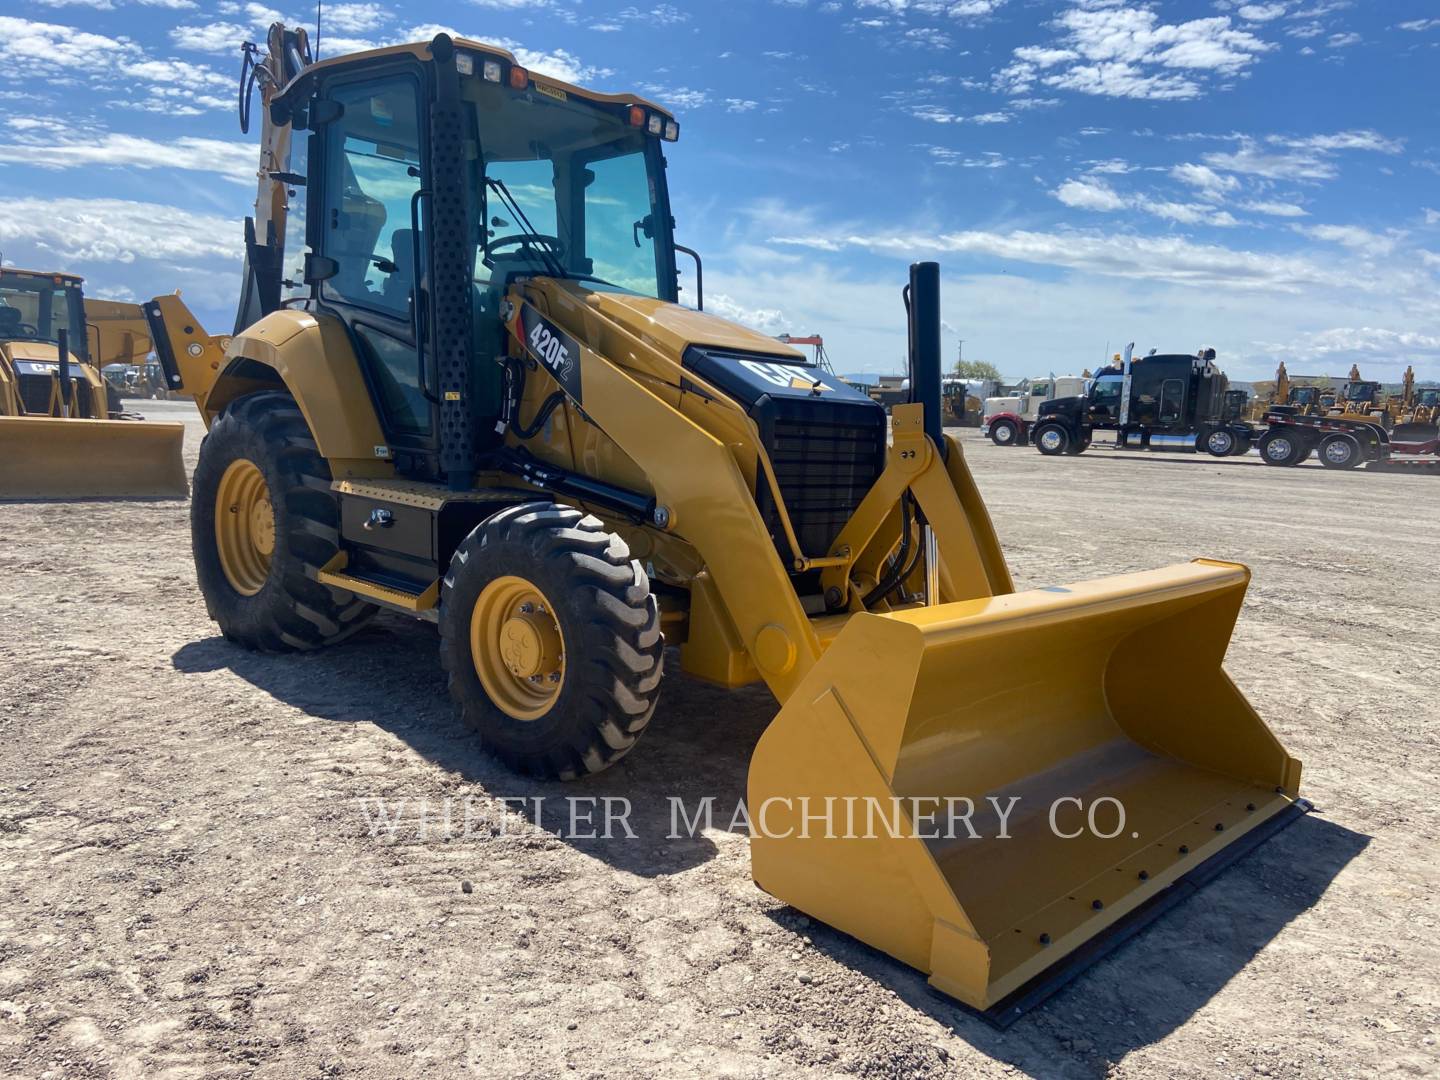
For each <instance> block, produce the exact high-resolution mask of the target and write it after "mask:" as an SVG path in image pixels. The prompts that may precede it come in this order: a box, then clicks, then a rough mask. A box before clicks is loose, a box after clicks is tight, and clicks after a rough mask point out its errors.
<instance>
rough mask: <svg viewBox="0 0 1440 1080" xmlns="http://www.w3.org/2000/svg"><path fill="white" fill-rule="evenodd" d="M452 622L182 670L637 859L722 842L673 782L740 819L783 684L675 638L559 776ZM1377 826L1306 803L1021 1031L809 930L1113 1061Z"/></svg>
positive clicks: (231, 656) (1025, 1056) (1087, 1064)
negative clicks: (609, 804) (466, 690)
mask: <svg viewBox="0 0 1440 1080" xmlns="http://www.w3.org/2000/svg"><path fill="white" fill-rule="evenodd" d="M435 638H436V635H435V632H434V630H433V628H430V627H428V626H419V627H417V625H416V624H415V623H414V622H412V621H410V620H407V619H403V618H400V617H391V616H388V615H382V616H380V617H379V618H377V619H376V620H375V622H374V623H373V624H372V625H371V626H370V627H367V628H366V630H364V631H363V632H362V633H361V634H358V635H357V636H356V637H355V638H353V639H351V640H350V641H348V642H346V643H345V644H343V645H340V646H337V647H335V648H333V649H328V650H320V651H318V652H314V653H304V654H291V655H264V654H258V653H251V652H248V651H246V650H244V649H241V648H239V647H237V646H235V645H232V644H230V643H229V642H227V641H225V640H224V639H223V638H220V637H213V638H208V639H206V640H203V641H198V642H193V643H191V644H188V645H185V646H184V647H183V648H181V649H180V650H179V651H178V652H176V653H175V655H174V658H173V663H174V665H175V667H176V669H177V670H179V671H181V672H199V671H215V670H220V669H226V670H229V671H232V672H234V673H235V674H236V675H238V676H239V677H240V678H242V679H244V680H246V681H247V682H249V683H251V684H252V685H254V686H255V687H256V688H257V689H260V690H262V691H264V692H265V693H267V694H270V695H271V696H273V697H274V698H276V699H277V700H280V701H283V702H285V703H286V704H288V705H291V706H293V707H295V708H298V709H301V710H303V711H304V712H306V713H307V714H309V715H311V716H315V717H320V718H322V719H326V720H330V721H334V722H337V723H352V722H357V721H365V722H369V723H372V724H374V725H376V726H377V727H379V728H381V729H383V730H385V731H387V732H390V733H391V734H393V735H394V736H395V737H396V738H398V739H401V740H403V741H404V742H405V743H406V744H407V745H409V746H410V747H412V748H413V749H414V750H416V751H417V752H418V753H420V754H422V755H423V756H424V757H425V758H427V759H428V760H430V761H432V762H434V763H435V764H436V765H438V766H439V767H441V768H442V769H445V770H447V771H448V772H450V773H452V774H454V775H455V776H458V777H459V778H460V779H461V780H463V781H465V782H467V783H473V784H475V785H477V786H478V787H480V788H481V789H483V790H484V792H485V793H486V794H488V795H490V796H492V797H494V798H507V799H517V800H518V799H526V800H533V799H536V798H540V799H542V800H543V802H542V804H541V805H542V807H543V809H542V811H541V812H540V813H539V814H538V815H537V814H535V813H534V812H533V804H531V806H532V809H531V812H529V813H527V814H526V815H525V816H526V817H528V818H529V820H530V821H532V822H533V823H534V824H536V825H538V826H539V827H541V828H543V829H545V830H546V831H548V832H550V833H552V834H553V835H555V836H557V837H558V838H560V839H561V840H563V841H565V842H566V843H568V844H570V845H572V846H573V847H575V848H576V849H577V850H578V851H581V852H583V853H584V854H586V855H588V856H590V857H592V858H595V859H598V860H601V861H603V862H605V863H607V864H609V865H612V866H614V867H616V868H617V869H620V870H623V871H626V872H628V873H632V874H635V875H638V876H642V877H664V876H668V875H671V874H676V873H680V872H682V871H684V870H687V869H690V868H692V867H695V866H698V865H700V864H703V863H705V862H707V861H709V860H711V859H713V858H714V857H715V856H716V854H717V849H716V847H715V845H714V844H713V843H712V842H711V841H710V840H708V839H706V838H705V837H704V836H695V837H693V838H692V837H689V836H688V835H682V837H681V838H679V839H675V838H672V837H671V835H670V834H671V831H672V828H673V827H674V822H673V821H672V813H673V809H672V799H679V800H681V801H682V803H683V805H684V806H685V808H686V811H687V813H689V814H691V815H693V814H694V812H695V810H696V808H698V807H699V805H700V803H701V800H702V799H705V798H707V797H709V798H713V799H714V804H713V805H714V819H713V823H714V825H715V826H717V827H721V828H724V827H726V826H728V824H729V823H730V818H731V813H732V812H733V810H734V807H735V806H736V804H737V803H738V802H739V801H740V800H742V799H743V798H744V796H745V782H746V772H747V769H748V766H749V761H750V756H751V753H752V751H753V749H754V746H755V743H756V741H757V740H758V739H759V737H760V734H761V732H762V731H763V730H764V729H765V726H766V725H767V724H768V723H769V722H770V720H771V718H772V717H773V716H774V714H775V712H776V708H777V707H776V705H775V702H774V699H773V698H772V697H771V696H770V694H769V693H768V692H767V691H765V690H764V689H760V688H753V689H748V690H744V691H739V692H727V691H724V690H720V689H717V688H713V687H710V686H706V685H704V684H702V683H699V682H696V681H694V680H691V679H687V678H684V677H683V676H680V675H679V673H678V672H679V657H678V655H676V654H675V653H674V652H673V651H672V652H671V653H669V654H668V655H667V657H666V662H667V666H668V667H669V669H670V671H671V672H672V674H671V675H670V676H669V677H667V679H666V684H665V690H664V693H663V694H662V697H661V703H660V706H659V708H658V709H657V711H656V714H655V718H654V719H653V720H652V722H651V724H650V727H649V729H648V730H647V731H646V734H645V737H644V738H643V739H642V740H641V742H640V744H639V746H638V747H637V748H636V750H635V752H634V753H632V754H631V755H630V756H629V757H627V758H626V759H625V760H624V761H622V762H621V763H620V764H619V765H618V766H616V767H615V768H613V769H611V770H609V771H607V772H605V773H602V774H600V775H599V776H595V777H590V778H587V779H586V780H583V781H579V782H576V783H571V784H559V783H551V782H542V781H536V780H531V779H528V778H526V777H521V776H516V775H515V774H513V773H511V772H509V771H508V770H506V769H505V768H504V767H503V766H501V765H499V764H498V763H496V762H494V761H493V760H491V759H490V758H489V757H487V756H486V755H485V754H484V753H483V751H482V750H481V749H480V746H479V744H478V741H477V739H476V737H475V736H474V735H473V734H472V733H471V732H469V730H468V729H466V728H464V727H463V726H462V725H461V723H460V722H459V720H458V719H457V717H456V715H455V712H454V710H453V708H452V707H451V704H450V701H449V698H448V697H447V696H446V693H445V690H444V675H443V672H442V671H441V668H440V663H439V659H438V649H437V642H436V639H435ZM569 796H581V797H585V796H588V797H594V798H596V799H604V798H606V797H610V798H614V799H628V800H629V802H630V808H631V809H630V814H629V822H630V825H631V827H632V828H633V829H634V831H635V833H636V834H637V837H638V840H631V839H627V838H625V837H624V836H623V835H616V836H614V837H613V838H611V839H608V840H607V839H593V840H592V839H582V838H577V837H572V836H571V835H570V822H569V820H568V816H567V813H566V809H565V807H566V803H565V800H566V798H567V797H569ZM512 805H513V804H512ZM597 818H598V815H597ZM680 831H681V832H682V834H683V833H684V831H685V830H684V829H683V828H682V829H681V830H680ZM1368 842H1369V838H1368V837H1366V836H1364V835H1362V834H1359V833H1356V832H1353V831H1351V830H1349V829H1346V828H1344V827H1343V826H1341V825H1338V824H1336V823H1334V822H1331V821H1327V820H1325V819H1323V818H1321V817H1319V816H1318V815H1316V814H1311V815H1308V816H1306V817H1304V818H1302V819H1301V820H1299V821H1298V822H1296V823H1295V824H1293V825H1291V826H1290V827H1289V828H1287V829H1285V830H1283V831H1282V832H1280V833H1279V834H1277V835H1276V836H1275V837H1273V838H1272V839H1271V840H1270V841H1269V842H1267V843H1265V844H1264V845H1262V847H1261V848H1259V849H1258V850H1256V851H1255V852H1253V853H1251V854H1249V855H1247V856H1245V857H1244V858H1242V859H1241V860H1240V861H1238V862H1237V863H1236V864H1235V865H1234V866H1232V867H1230V868H1229V869H1228V870H1226V871H1225V872H1224V873H1223V874H1221V875H1220V876H1219V877H1218V878H1217V879H1216V880H1215V881H1213V882H1211V883H1210V884H1209V885H1208V886H1206V887H1205V888H1204V889H1202V890H1201V891H1200V892H1199V893H1198V894H1197V895H1196V896H1194V897H1192V898H1191V899H1189V900H1188V901H1185V902H1184V903H1182V904H1180V905H1179V906H1177V907H1176V908H1175V909H1173V910H1172V911H1170V912H1168V913H1167V914H1165V915H1164V916H1163V917H1162V918H1161V919H1160V920H1159V921H1157V922H1156V923H1155V924H1154V925H1152V926H1150V927H1149V928H1147V929H1146V930H1144V931H1143V932H1142V933H1141V934H1140V935H1138V936H1137V937H1136V938H1134V939H1133V940H1130V941H1128V942H1126V943H1125V944H1124V945H1122V946H1121V947H1120V948H1118V949H1117V950H1116V951H1115V952H1114V953H1112V954H1111V955H1110V956H1108V957H1107V958H1105V959H1104V960H1103V961H1101V962H1100V963H1099V964H1097V965H1096V966H1094V967H1093V968H1090V969H1088V970H1087V971H1085V972H1084V973H1082V974H1081V975H1080V976H1079V977H1078V978H1077V979H1076V980H1075V981H1074V982H1072V983H1071V984H1070V985H1069V986H1067V987H1065V988H1064V989H1062V990H1061V991H1060V992H1059V993H1057V994H1056V995H1055V996H1054V997H1052V998H1050V999H1049V1000H1048V1001H1046V1002H1045V1003H1044V1004H1042V1005H1040V1006H1039V1007H1038V1008H1036V1009H1035V1010H1034V1011H1032V1012H1030V1013H1029V1014H1027V1015H1026V1016H1024V1017H1023V1018H1022V1019H1021V1020H1020V1021H1019V1022H1018V1023H1016V1024H1015V1025H1014V1026H1013V1027H1011V1028H1010V1029H1008V1030H1006V1031H999V1030H997V1029H995V1028H993V1027H991V1026H990V1025H989V1024H988V1023H987V1022H985V1021H984V1020H982V1019H980V1018H978V1017H977V1016H976V1015H975V1014H973V1013H971V1012H969V1011H968V1010H966V1009H965V1008H964V1007H962V1006H960V1005H958V1004H957V1003H956V1002H954V1001H953V1000H951V999H949V998H947V997H943V996H941V995H939V994H937V993H936V992H934V991H932V990H931V989H930V988H929V986H928V985H927V984H926V982H925V978H924V976H923V975H921V974H920V973H918V972H916V971H914V970H912V969H911V968H909V967H907V966H905V965H903V964H901V963H899V962H898V961H895V960H893V959H891V958H890V957H888V956H885V955H884V954H882V953H880V952H878V951H876V950H874V949H871V948H869V947H868V946H866V945H863V944H861V943H860V942H859V941H856V940H855V939H853V938H851V937H849V936H847V935H845V934H842V933H840V932H838V931H835V930H832V929H830V928H828V927H824V926H820V925H814V924H811V927H810V928H809V929H806V930H805V931H804V932H805V933H807V934H809V935H810V936H811V937H812V939H813V942H814V948H816V949H817V950H819V951H820V952H821V953H823V954H825V955H827V956H829V957H830V958H832V959H833V960H834V961H835V962H837V963H838V964H841V965H843V966H844V967H846V968H850V969H852V970H855V971H858V972H861V973H863V974H865V975H866V976H868V977H869V978H871V979H873V980H874V981H875V982H876V983H878V984H880V985H883V986H887V987H890V988H892V989H893V990H894V991H895V992H896V994H898V995H899V997H900V998H901V999H902V1000H903V1001H905V1002H906V1003H907V1004H908V1005H910V1006H911V1007H913V1008H915V1009H917V1010H920V1011H923V1012H925V1013H926V1014H928V1015H929V1016H931V1017H933V1018H934V1019H935V1020H937V1021H938V1022H939V1023H941V1024H943V1025H945V1026H946V1027H947V1028H949V1029H950V1030H951V1031H952V1032H954V1033H955V1035H957V1036H958V1037H959V1038H962V1039H964V1040H965V1041H967V1042H969V1043H970V1044H971V1045H972V1046H974V1047H975V1048H976V1049H977V1050H980V1051H982V1052H983V1053H985V1054H988V1055H990V1056H991V1057H993V1058H995V1059H996V1060H999V1061H1004V1062H1007V1063H1009V1064H1011V1065H1013V1066H1015V1067H1016V1068H1017V1069H1020V1070H1022V1071H1024V1072H1027V1073H1029V1074H1031V1075H1034V1076H1039V1077H1045V1078H1047V1080H1048V1078H1051V1077H1087V1078H1088V1077H1101V1076H1105V1075H1106V1074H1107V1073H1108V1072H1109V1071H1110V1069H1111V1068H1112V1067H1113V1065H1114V1063H1115V1062H1118V1061H1120V1060H1121V1059H1123V1058H1124V1057H1125V1056H1126V1055H1127V1054H1128V1053H1130V1052H1131V1051H1133V1050H1135V1049H1137V1048H1139V1047H1142V1046H1146V1045H1149V1044H1152V1043H1155V1042H1157V1041H1159V1040H1162V1039H1164V1038H1165V1037H1166V1036H1167V1035H1168V1034H1170V1033H1171V1032H1172V1031H1174V1030H1175V1029H1176V1028H1177V1027H1179V1026H1181V1025H1182V1024H1184V1023H1185V1022H1186V1021H1187V1020H1188V1019H1189V1018H1190V1017H1191V1016H1192V1015H1194V1014H1195V1013H1196V1012H1197V1011H1198V1010H1199V1009H1201V1008H1202V1007H1203V1006H1204V1005H1205V1004H1206V1003H1207V1002H1208V1001H1209V1000H1210V999H1211V998H1212V997H1213V996H1214V995H1215V994H1216V993H1217V992H1218V991H1219V990H1220V989H1221V988H1222V987H1224V986H1225V984H1226V983H1228V982H1229V981H1230V980H1231V979H1232V978H1234V977H1235V976H1236V975H1237V974H1239V973H1240V972H1241V971H1242V970H1243V969H1244V968H1245V966H1246V965H1247V964H1248V963H1250V962H1251V961H1252V960H1253V959H1254V958H1255V956H1256V955H1257V954H1258V953H1259V952H1260V951H1261V950H1262V949H1263V948H1264V947H1265V946H1266V945H1267V944H1268V943H1269V942H1270V941H1271V940H1272V939H1273V938H1274V937H1275V936H1276V935H1277V934H1278V933H1279V932H1280V931H1281V930H1282V929H1283V928H1284V927H1285V926H1286V925H1287V924H1288V923H1290V922H1291V921H1292V920H1294V919H1295V918H1297V917H1299V916H1300V915H1301V914H1303V913H1304V912H1305V911H1306V910H1307V909H1309V908H1310V907H1311V906H1312V905H1313V904H1315V903H1316V901H1318V900H1319V898H1320V897H1321V896H1322V895H1323V894H1324V892H1325V891H1326V889H1327V888H1328V887H1329V885H1330V883H1331V881H1332V880H1333V879H1334V878H1335V877H1336V875H1338V874H1339V873H1340V872H1341V871H1342V870H1343V869H1344V868H1345V866H1346V865H1347V864H1348V863H1349V862H1350V861H1351V860H1352V859H1354V858H1355V857H1356V856H1357V855H1358V854H1359V853H1360V852H1361V851H1363V850H1364V848H1365V846H1366V844H1367V843H1368ZM773 917H774V918H776V919H777V921H779V922H780V923H782V924H783V925H785V926H786V927H787V928H789V929H795V927H796V926H797V925H798V919H799V913H798V912H796V911H795V910H794V909H793V908H788V907H784V908H779V909H776V910H775V911H774V912H773Z"/></svg>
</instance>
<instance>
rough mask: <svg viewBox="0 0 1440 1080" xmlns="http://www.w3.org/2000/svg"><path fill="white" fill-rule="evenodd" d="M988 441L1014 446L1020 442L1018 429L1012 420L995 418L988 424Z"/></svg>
mask: <svg viewBox="0 0 1440 1080" xmlns="http://www.w3.org/2000/svg"><path fill="white" fill-rule="evenodd" d="M990 441H991V442H993V443H994V444H995V445H996V446H1016V445H1018V444H1019V442H1020V429H1019V428H1018V427H1016V426H1015V423H1014V421H1012V420H997V421H995V423H993V424H991V425H990Z"/></svg>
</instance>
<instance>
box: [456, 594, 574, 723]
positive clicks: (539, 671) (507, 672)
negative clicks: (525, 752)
mask: <svg viewBox="0 0 1440 1080" xmlns="http://www.w3.org/2000/svg"><path fill="white" fill-rule="evenodd" d="M470 656H471V658H472V659H473V660H474V662H475V673H476V674H477V675H479V676H480V683H481V685H482V686H484V687H485V693H486V694H487V695H488V696H489V698H490V700H491V701H493V702H494V703H495V704H496V706H498V707H499V708H500V709H501V710H503V711H504V712H505V713H507V714H508V715H510V716H513V717H514V718H515V719H517V720H538V719H539V718H540V717H542V716H544V715H545V714H546V713H547V712H549V711H550V709H551V707H552V706H553V705H554V704H555V699H556V698H557V697H558V696H559V695H560V688H561V687H562V686H563V685H564V684H565V636H564V634H562V633H561V631H560V624H559V623H558V622H557V621H556V620H555V607H554V605H553V604H551V603H550V600H549V598H547V597H546V595H545V594H544V593H542V592H541V591H540V590H539V589H537V588H536V587H535V586H534V585H532V584H531V583H530V582H528V581H526V580H525V579H524V578H518V577H512V576H508V575H507V576H506V577H500V578H496V579H495V580H494V581H492V582H490V584H488V585H486V586H485V588H484V589H482V590H481V592H480V597H479V599H477V600H476V601H475V609H474V610H473V611H472V612H471V613H470Z"/></svg>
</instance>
